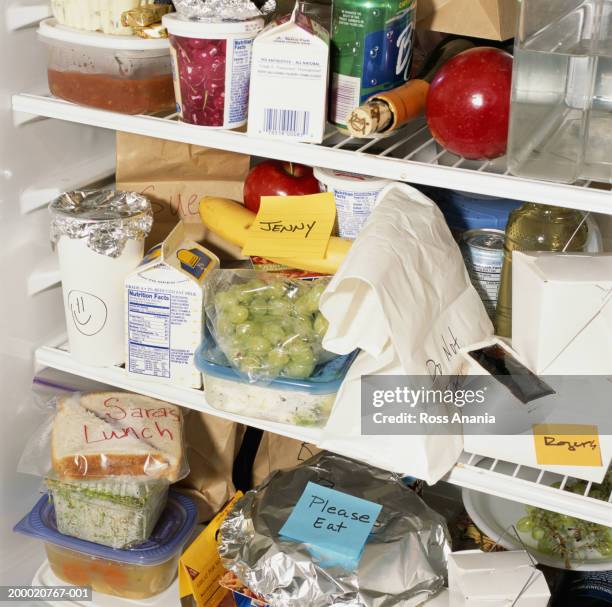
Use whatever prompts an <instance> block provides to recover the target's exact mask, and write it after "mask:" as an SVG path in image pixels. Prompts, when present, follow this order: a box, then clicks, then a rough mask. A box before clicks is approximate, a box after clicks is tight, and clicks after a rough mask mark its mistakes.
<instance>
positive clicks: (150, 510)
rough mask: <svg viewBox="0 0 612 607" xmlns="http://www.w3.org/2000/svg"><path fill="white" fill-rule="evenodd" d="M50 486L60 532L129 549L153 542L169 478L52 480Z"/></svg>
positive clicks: (48, 480)
mask: <svg viewBox="0 0 612 607" xmlns="http://www.w3.org/2000/svg"><path fill="white" fill-rule="evenodd" d="M46 483H47V486H48V487H49V492H50V493H51V495H52V496H53V503H54V505H55V519H56V522H57V529H58V531H59V532H60V533H63V534H65V535H72V536H73V537H78V538H80V539H82V540H88V541H90V542H95V543H96V544H102V545H104V546H110V547H111V548H127V547H129V546H133V545H136V544H141V543H142V542H144V541H146V540H147V539H149V536H150V535H151V533H152V532H153V528H154V527H155V524H156V523H157V521H158V519H159V517H160V515H161V513H162V511H163V509H164V507H165V505H166V499H167V495H168V481H167V480H165V479H161V480H138V479H134V478H133V477H108V478H104V479H99V480H98V479H97V480H60V479H57V478H52V477H49V478H47V479H46Z"/></svg>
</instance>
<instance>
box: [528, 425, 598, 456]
mask: <svg viewBox="0 0 612 607" xmlns="http://www.w3.org/2000/svg"><path fill="white" fill-rule="evenodd" d="M533 441H534V445H535V451H536V459H537V463H538V464H540V465H541V466H546V465H548V466H601V447H600V443H599V432H598V430H597V426H588V425H582V424H534V426H533Z"/></svg>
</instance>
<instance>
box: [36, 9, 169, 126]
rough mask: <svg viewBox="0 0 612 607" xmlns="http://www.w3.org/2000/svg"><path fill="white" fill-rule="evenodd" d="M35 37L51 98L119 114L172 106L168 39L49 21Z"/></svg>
mask: <svg viewBox="0 0 612 607" xmlns="http://www.w3.org/2000/svg"><path fill="white" fill-rule="evenodd" d="M38 34H39V37H40V39H41V41H42V42H43V43H44V44H45V45H46V46H47V49H48V69H47V73H48V78H49V90H50V91H51V93H53V95H55V96H56V97H59V98H60V99H65V100H67V101H72V102H74V103H78V104H81V105H87V106H91V107H95V108H100V109H104V110H111V111H113V112H120V113H122V114H157V113H161V112H170V111H172V110H173V109H174V108H175V100H174V85H173V81H172V62H171V60H170V49H169V44H168V40H147V39H143V38H139V37H137V36H112V35H107V34H100V33H96V32H82V31H79V30H76V29H72V28H70V27H66V26H63V25H59V24H58V23H57V22H56V20H55V19H46V20H45V21H43V22H42V23H41V24H40V27H39V29H38Z"/></svg>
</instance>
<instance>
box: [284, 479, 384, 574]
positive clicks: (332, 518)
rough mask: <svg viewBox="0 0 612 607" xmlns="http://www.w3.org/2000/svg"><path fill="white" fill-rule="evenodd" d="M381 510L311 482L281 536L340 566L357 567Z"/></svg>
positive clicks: (379, 507) (377, 505)
mask: <svg viewBox="0 0 612 607" xmlns="http://www.w3.org/2000/svg"><path fill="white" fill-rule="evenodd" d="M381 509H382V506H381V505H380V504H375V503H374V502H369V501H368V500H364V499H361V498H359V497H354V496H352V495H349V494H347V493H342V492H340V491H336V490H335V489H329V488H328V487H323V486H321V485H317V484H316V483H313V482H309V483H308V485H306V488H305V490H304V493H302V496H301V497H300V499H299V500H298V502H297V504H296V505H295V507H294V508H293V511H292V512H291V514H290V515H289V518H288V519H287V521H286V522H285V524H284V525H283V528H282V529H281V530H280V535H282V536H284V537H286V538H288V539H291V540H294V541H297V542H301V543H304V544H308V545H309V546H311V547H312V548H313V550H314V552H316V553H318V554H321V555H324V556H325V558H327V559H329V558H332V559H333V556H332V555H336V556H337V557H338V558H337V561H338V562H341V563H347V562H348V563H357V562H358V561H359V557H360V556H361V553H362V551H363V547H364V545H365V543H366V540H367V538H368V535H369V534H370V531H371V530H372V527H373V526H374V523H375V522H376V518H377V517H378V515H379V514H380V511H381Z"/></svg>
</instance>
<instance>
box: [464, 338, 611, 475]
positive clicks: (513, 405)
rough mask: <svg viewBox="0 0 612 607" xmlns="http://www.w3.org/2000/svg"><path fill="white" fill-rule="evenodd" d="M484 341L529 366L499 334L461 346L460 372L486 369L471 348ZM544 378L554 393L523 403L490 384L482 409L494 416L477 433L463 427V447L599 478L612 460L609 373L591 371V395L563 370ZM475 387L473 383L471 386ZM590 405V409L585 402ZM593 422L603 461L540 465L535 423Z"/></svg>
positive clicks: (483, 372) (481, 372)
mask: <svg viewBox="0 0 612 607" xmlns="http://www.w3.org/2000/svg"><path fill="white" fill-rule="evenodd" d="M488 346H499V347H500V348H503V349H504V350H505V351H506V353H508V354H509V355H510V356H512V357H513V358H514V359H516V361H517V362H518V363H520V364H522V365H524V366H527V365H526V363H525V361H524V360H523V359H522V358H521V357H520V356H519V355H518V353H516V352H515V351H513V350H512V349H511V348H510V346H508V344H506V343H505V342H504V341H502V340H501V339H499V338H493V339H491V340H488V341H485V342H481V343H477V344H473V345H471V346H469V347H467V348H464V349H462V350H461V351H460V354H461V356H462V358H463V360H464V363H463V365H462V367H461V371H460V372H461V373H462V374H463V375H488V374H489V372H488V371H487V370H485V369H484V368H483V367H482V366H481V365H480V364H479V363H478V362H477V361H476V360H474V359H473V358H472V357H471V356H470V352H472V351H475V350H480V349H482V348H486V347H488ZM540 379H542V380H543V381H544V383H545V384H547V385H548V386H550V388H552V389H553V390H554V392H555V393H554V394H550V395H547V396H543V397H540V398H537V399H536V400H533V401H531V402H529V403H527V404H525V403H523V402H521V401H520V400H519V399H518V398H516V397H515V396H514V395H513V394H512V393H511V392H510V391H509V390H508V389H507V388H505V387H503V386H502V385H501V384H499V386H498V385H497V384H494V385H489V386H488V388H487V395H486V398H485V401H484V403H483V404H482V405H481V406H482V407H483V411H482V412H484V411H485V410H486V411H487V412H489V413H491V414H492V415H494V416H495V418H496V423H495V425H494V426H490V427H489V428H487V430H486V431H485V432H483V433H481V434H476V433H470V432H468V431H467V430H466V429H465V428H464V434H463V448H464V450H465V451H466V452H467V453H474V454H476V455H482V456H484V457H490V458H493V459H499V460H500V461H506V462H513V463H516V464H521V465H525V466H530V467H532V468H537V469H540V470H550V471H552V472H556V473H557V474H561V475H567V476H570V477H573V478H578V479H583V480H586V481H592V482H594V483H601V482H602V481H603V480H604V478H605V475H606V472H607V470H608V466H609V464H610V461H612V436H611V435H610V431H609V428H610V425H611V423H612V422H611V421H610V416H609V413H608V411H609V409H608V406H607V403H608V402H609V399H610V397H609V394H610V389H611V388H610V385H611V384H610V378H609V377H607V376H590V377H589V378H588V387H587V388H586V390H588V392H589V394H587V396H590V398H588V399H585V384H584V381H583V379H581V378H577V379H572V378H570V379H567V378H565V377H563V376H545V377H541V378H540ZM470 387H472V388H473V387H474V386H470ZM587 404H588V406H590V407H591V408H590V409H589V410H588V415H587V414H586V411H587V409H586V408H585V406H586V405H587ZM558 423H563V424H592V425H595V426H597V428H598V430H599V448H600V453H601V462H602V465H601V466H575V465H551V464H547V465H540V464H538V457H537V452H536V447H535V440H534V434H533V425H534V424H558Z"/></svg>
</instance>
